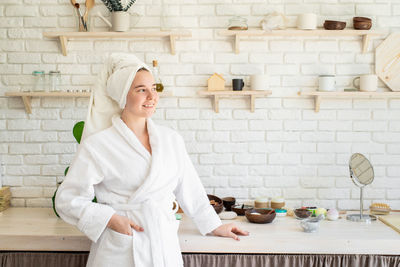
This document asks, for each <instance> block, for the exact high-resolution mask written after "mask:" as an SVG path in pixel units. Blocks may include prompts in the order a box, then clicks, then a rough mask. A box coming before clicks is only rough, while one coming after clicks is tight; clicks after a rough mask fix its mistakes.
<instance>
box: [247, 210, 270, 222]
mask: <svg viewBox="0 0 400 267" xmlns="http://www.w3.org/2000/svg"><path fill="white" fill-rule="evenodd" d="M255 212H257V213H259V214H252V213H255ZM245 214H246V218H247V220H249V222H252V223H270V222H272V221H273V220H274V219H275V217H276V212H275V210H274V209H251V210H246V212H245Z"/></svg>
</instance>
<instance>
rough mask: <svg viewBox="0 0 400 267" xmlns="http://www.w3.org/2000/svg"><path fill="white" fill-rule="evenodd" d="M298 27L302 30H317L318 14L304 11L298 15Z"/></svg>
mask: <svg viewBox="0 0 400 267" xmlns="http://www.w3.org/2000/svg"><path fill="white" fill-rule="evenodd" d="M297 27H298V28H299V29H302V30H315V29H316V28H317V15H316V14H314V13H303V14H300V15H299V16H298V17H297Z"/></svg>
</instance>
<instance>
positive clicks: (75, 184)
mask: <svg viewBox="0 0 400 267" xmlns="http://www.w3.org/2000/svg"><path fill="white" fill-rule="evenodd" d="M89 148H90V147H89V146H88V145H87V144H85V143H82V144H81V145H79V148H78V151H77V154H76V156H75V158H74V160H73V163H72V165H71V167H70V168H69V171H68V174H67V176H66V177H65V179H64V182H63V183H62V184H61V185H60V187H59V188H58V190H57V194H56V199H55V207H56V210H57V213H58V214H59V215H60V217H61V218H62V219H63V220H64V221H66V222H67V223H70V224H73V225H75V226H77V227H78V229H79V230H80V231H81V232H82V233H84V234H85V235H86V236H87V237H88V238H89V239H90V240H92V241H93V242H96V241H97V240H98V238H99V237H100V235H101V234H102V232H103V231H104V229H105V228H106V227H107V223H108V221H109V220H110V219H111V217H112V215H113V214H114V213H115V210H114V209H113V208H111V207H110V206H107V205H104V204H100V203H94V202H92V200H93V198H94V196H95V194H94V185H96V184H98V183H100V182H101V181H102V180H103V179H104V176H103V174H102V172H101V170H100V168H99V167H98V165H97V164H96V161H95V159H94V157H93V154H92V153H91V152H90V149H89Z"/></svg>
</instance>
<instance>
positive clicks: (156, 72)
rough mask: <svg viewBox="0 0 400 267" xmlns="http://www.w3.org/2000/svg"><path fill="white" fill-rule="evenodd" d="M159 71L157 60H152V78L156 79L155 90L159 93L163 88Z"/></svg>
mask: <svg viewBox="0 0 400 267" xmlns="http://www.w3.org/2000/svg"><path fill="white" fill-rule="evenodd" d="M159 73H160V71H159V69H158V62H157V60H153V75H154V80H155V81H156V90H157V92H159V93H160V92H162V91H163V90H164V85H163V84H162V81H161V79H160V74H159Z"/></svg>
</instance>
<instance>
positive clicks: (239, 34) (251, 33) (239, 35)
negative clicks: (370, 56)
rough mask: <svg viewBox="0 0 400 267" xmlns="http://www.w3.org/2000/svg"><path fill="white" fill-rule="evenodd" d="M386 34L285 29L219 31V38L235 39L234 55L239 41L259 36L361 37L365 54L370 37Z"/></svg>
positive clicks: (237, 51) (237, 50)
mask: <svg viewBox="0 0 400 267" xmlns="http://www.w3.org/2000/svg"><path fill="white" fill-rule="evenodd" d="M385 34H387V32H384V31H379V30H324V29H317V30H298V29H287V30H272V31H264V30H244V31H231V30H221V31H219V35H220V36H234V37H235V53H236V54H238V53H239V50H240V40H241V39H243V38H246V37H257V36H258V37H259V36H266V37H269V36H289V37H293V36H300V37H302V36H303V37H307V36H323V37H336V36H362V38H363V45H362V52H363V53H365V52H367V49H368V44H369V41H370V39H371V37H377V36H382V35H385Z"/></svg>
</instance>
